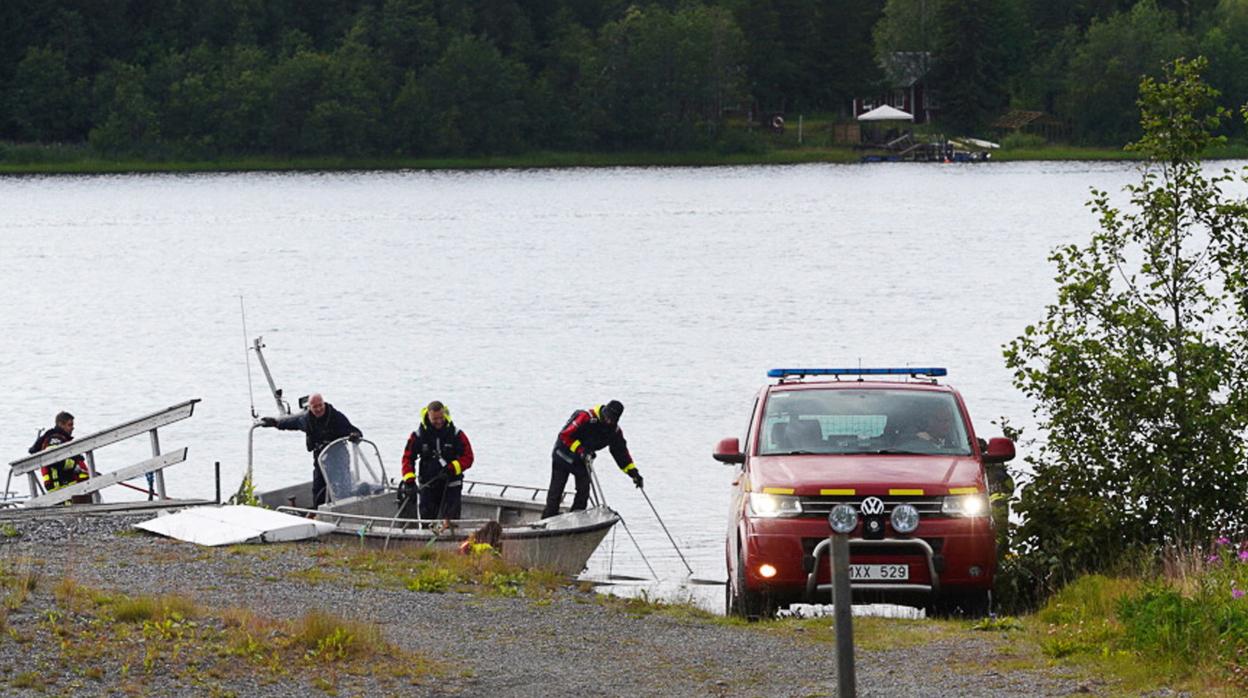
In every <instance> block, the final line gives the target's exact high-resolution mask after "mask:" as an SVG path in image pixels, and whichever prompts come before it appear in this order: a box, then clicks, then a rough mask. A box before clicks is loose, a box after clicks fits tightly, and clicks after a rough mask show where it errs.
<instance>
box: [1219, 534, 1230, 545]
mask: <svg viewBox="0 0 1248 698" xmlns="http://www.w3.org/2000/svg"><path fill="white" fill-rule="evenodd" d="M1230 544H1231V539H1230V538H1227V537H1226V536H1218V545H1230Z"/></svg>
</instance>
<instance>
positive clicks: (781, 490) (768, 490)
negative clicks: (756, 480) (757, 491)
mask: <svg viewBox="0 0 1248 698" xmlns="http://www.w3.org/2000/svg"><path fill="white" fill-rule="evenodd" d="M763 494H793V488H792V487H764V488H763Z"/></svg>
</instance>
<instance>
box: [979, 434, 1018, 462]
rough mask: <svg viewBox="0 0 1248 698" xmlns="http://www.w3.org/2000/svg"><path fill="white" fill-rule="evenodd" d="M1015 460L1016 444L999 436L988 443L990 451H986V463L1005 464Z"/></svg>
mask: <svg viewBox="0 0 1248 698" xmlns="http://www.w3.org/2000/svg"><path fill="white" fill-rule="evenodd" d="M1010 460H1014V442H1013V441H1010V440H1009V439H1006V438H1002V437H1000V436H998V437H997V438H995V439H990V440H989V441H988V449H987V450H986V451H984V462H985V463H1004V462H1006V461H1010Z"/></svg>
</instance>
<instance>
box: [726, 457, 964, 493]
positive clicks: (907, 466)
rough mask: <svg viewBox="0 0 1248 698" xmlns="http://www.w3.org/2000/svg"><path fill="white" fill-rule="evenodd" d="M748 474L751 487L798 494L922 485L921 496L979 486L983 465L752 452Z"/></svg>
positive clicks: (960, 460)
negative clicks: (753, 454)
mask: <svg viewBox="0 0 1248 698" xmlns="http://www.w3.org/2000/svg"><path fill="white" fill-rule="evenodd" d="M750 478H751V481H750V489H751V490H752V491H754V492H761V491H762V490H763V488H777V489H781V490H789V489H791V490H793V492H792V494H797V495H804V496H818V495H820V494H832V493H830V492H823V490H853V491H854V494H855V495H887V494H889V491H890V490H895V489H907V490H922V491H923V492H922V494H923V495H924V496H928V495H931V496H939V495H945V494H949V489H950V488H963V487H975V488H977V489H978V491H980V492H983V491H985V490H984V482H983V469H982V468H981V467H980V465H979V462H978V461H976V460H975V459H974V458H972V457H970V456H926V455H925V456H915V455H879V454H867V455H862V454H855V455H791V456H755V457H753V458H751V459H750ZM838 494H840V493H838ZM844 494H848V492H844ZM907 494H915V495H918V494H919V493H918V492H909V493H907Z"/></svg>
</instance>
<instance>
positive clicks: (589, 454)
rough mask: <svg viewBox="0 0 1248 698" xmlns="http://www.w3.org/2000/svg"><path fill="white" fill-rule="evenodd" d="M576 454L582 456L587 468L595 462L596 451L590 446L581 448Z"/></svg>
mask: <svg viewBox="0 0 1248 698" xmlns="http://www.w3.org/2000/svg"><path fill="white" fill-rule="evenodd" d="M576 455H578V456H580V457H581V463H582V464H583V465H584V466H585V467H586V468H588V467H589V466H591V465H593V464H594V452H593V451H591V450H589V449H588V448H581V450H580V452H579V453H577V454H576Z"/></svg>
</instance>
